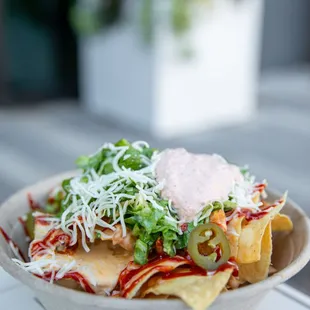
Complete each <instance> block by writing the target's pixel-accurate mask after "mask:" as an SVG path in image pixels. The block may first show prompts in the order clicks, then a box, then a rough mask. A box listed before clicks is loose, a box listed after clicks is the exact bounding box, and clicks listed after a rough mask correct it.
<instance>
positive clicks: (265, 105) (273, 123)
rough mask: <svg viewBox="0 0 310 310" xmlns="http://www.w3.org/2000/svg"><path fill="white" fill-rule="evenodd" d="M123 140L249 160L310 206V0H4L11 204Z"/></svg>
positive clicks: (1, 79) (2, 49) (3, 162)
mask: <svg viewBox="0 0 310 310" xmlns="http://www.w3.org/2000/svg"><path fill="white" fill-rule="evenodd" d="M122 137H125V138H127V139H129V140H147V141H149V142H150V143H151V144H152V145H154V146H156V147H159V148H165V147H176V146H184V147H186V148H188V149H189V150H192V151H195V152H210V153H213V152H216V153H220V154H222V155H223V156H224V157H226V158H228V159H229V160H230V161H232V162H235V163H238V164H240V165H243V164H249V165H250V168H251V170H252V171H253V173H254V174H256V175H257V178H258V179H263V178H266V179H267V180H268V182H269V184H270V186H271V187H272V188H277V189H279V190H281V191H284V190H285V189H289V195H290V197H291V198H292V199H294V200H295V201H296V202H298V203H299V204H300V205H301V206H302V207H303V208H304V210H305V211H306V212H307V214H308V215H310V204H309V199H308V193H309V190H310V178H309V175H310V164H309V153H310V1H308V0H294V1H292V0H266V1H263V0H191V1H185V0H158V1H152V0H80V1H76V0H53V1H52V0H27V1H26V0H2V1H0V201H2V200H4V199H5V198H6V197H8V196H9V195H11V194H12V193H13V192H14V191H16V190H17V189H19V188H21V187H23V186H25V185H27V184H31V183H33V182H36V181H38V180H40V179H42V178H45V177H48V176H50V175H52V174H55V173H57V172H60V171H63V170H69V169H73V168H74V160H75V158H76V157H77V156H79V155H81V154H88V153H92V152H94V151H95V150H96V149H97V148H98V147H100V145H101V144H103V143H104V142H106V141H112V142H113V141H116V140H118V139H120V138H122ZM289 284H290V285H292V286H294V287H295V288H297V289H299V290H301V291H303V292H304V293H307V294H310V265H308V266H307V267H306V269H304V271H302V273H300V274H298V275H297V276H295V277H294V278H293V279H292V280H290V281H289Z"/></svg>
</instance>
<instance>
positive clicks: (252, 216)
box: [225, 199, 283, 224]
mask: <svg viewBox="0 0 310 310" xmlns="http://www.w3.org/2000/svg"><path fill="white" fill-rule="evenodd" d="M281 203H283V199H279V200H278V201H276V202H275V203H274V204H272V205H264V206H261V207H260V211H258V212H257V211H256V212H253V210H251V209H245V208H243V209H241V210H239V211H238V212H237V213H236V216H238V217H241V216H244V217H245V219H246V220H247V221H248V222H250V221H253V220H259V219H261V218H262V217H264V216H265V215H266V214H268V213H269V211H270V209H272V208H275V207H276V206H278V205H279V204H281ZM233 212H234V211H233V210H232V211H229V212H226V213H225V215H226V217H229V216H230V215H232V213H233ZM231 220H232V219H231ZM231 220H229V221H226V222H227V224H228V223H229V222H230V221H231Z"/></svg>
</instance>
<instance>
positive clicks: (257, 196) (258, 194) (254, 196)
mask: <svg viewBox="0 0 310 310" xmlns="http://www.w3.org/2000/svg"><path fill="white" fill-rule="evenodd" d="M252 201H253V202H254V203H259V201H260V192H256V193H255V194H254V195H253V197H252Z"/></svg>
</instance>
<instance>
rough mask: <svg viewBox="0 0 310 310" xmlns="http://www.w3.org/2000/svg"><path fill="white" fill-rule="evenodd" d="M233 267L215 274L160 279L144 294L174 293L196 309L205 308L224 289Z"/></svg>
mask: <svg viewBox="0 0 310 310" xmlns="http://www.w3.org/2000/svg"><path fill="white" fill-rule="evenodd" d="M232 271H233V269H232V268H231V269H226V270H224V271H221V272H218V273H216V274H215V275H213V276H184V277H179V278H172V279H169V280H159V281H158V282H157V284H156V285H155V286H153V287H150V288H149V289H148V290H147V291H145V293H144V295H147V294H151V293H152V294H155V295H162V294H164V295H166V294H168V295H173V296H178V297H180V298H181V299H182V300H183V301H184V302H185V303H186V304H188V305H189V306H190V307H191V308H192V309H194V310H205V309H206V308H207V307H208V306H209V305H211V304H212V302H213V301H214V300H215V298H216V297H217V296H218V295H219V294H220V293H221V291H222V290H223V289H224V287H225V285H226V283H227V281H228V280H229V278H230V275H231V273H232Z"/></svg>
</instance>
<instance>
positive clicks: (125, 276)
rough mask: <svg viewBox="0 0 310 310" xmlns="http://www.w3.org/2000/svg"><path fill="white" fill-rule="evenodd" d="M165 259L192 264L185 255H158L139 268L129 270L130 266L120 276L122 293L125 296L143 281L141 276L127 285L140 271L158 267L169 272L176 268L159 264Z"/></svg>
mask: <svg viewBox="0 0 310 310" xmlns="http://www.w3.org/2000/svg"><path fill="white" fill-rule="evenodd" d="M164 261H175V262H182V261H184V262H186V263H188V264H191V261H188V260H187V259H185V258H183V257H178V256H175V257H162V256H160V257H157V258H155V259H153V260H151V261H149V262H148V263H147V264H145V265H143V266H141V267H139V268H137V269H132V270H128V266H129V265H128V266H127V267H126V268H125V269H124V270H123V271H122V272H121V274H120V276H119V280H118V282H119V285H120V289H121V291H122V293H121V295H122V296H123V297H126V294H127V292H129V291H131V289H132V288H133V287H134V286H136V285H137V283H139V282H140V281H141V277H143V276H141V277H139V278H138V279H137V280H136V281H134V282H133V283H132V284H131V285H130V286H129V287H126V288H125V286H126V284H127V283H128V282H129V281H130V280H131V278H133V277H134V276H136V275H137V274H139V273H142V272H143V271H144V270H145V269H149V271H151V270H153V269H154V268H155V269H158V271H159V272H164V273H166V272H169V271H172V269H174V267H171V266H157V265H158V263H159V262H164Z"/></svg>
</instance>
